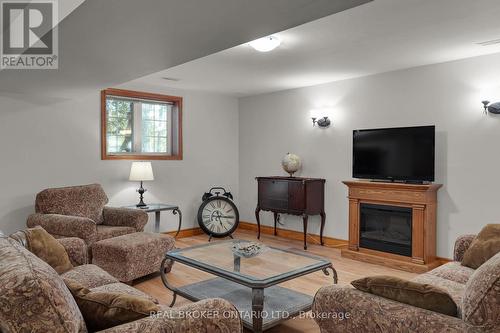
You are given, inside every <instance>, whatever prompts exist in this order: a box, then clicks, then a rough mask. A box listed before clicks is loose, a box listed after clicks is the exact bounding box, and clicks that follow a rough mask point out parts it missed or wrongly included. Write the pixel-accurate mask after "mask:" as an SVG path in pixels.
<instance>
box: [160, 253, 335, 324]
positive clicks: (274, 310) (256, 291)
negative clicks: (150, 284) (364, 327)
mask: <svg viewBox="0 0 500 333" xmlns="http://www.w3.org/2000/svg"><path fill="white" fill-rule="evenodd" d="M168 260H170V259H167V258H165V260H164V261H163V263H162V266H161V270H160V272H161V279H162V281H163V284H164V285H165V287H167V288H168V289H169V290H171V291H172V292H173V293H174V295H173V300H172V303H171V304H170V307H172V306H173V305H174V304H175V301H176V299H177V295H180V296H182V297H184V298H186V299H188V300H190V301H193V302H197V301H200V300H203V299H207V298H223V299H225V300H227V301H229V302H230V303H232V304H233V305H234V306H235V307H236V308H237V309H238V311H239V312H240V315H241V317H242V320H243V325H244V326H245V327H246V328H248V329H250V330H252V331H253V332H258V333H260V332H262V331H264V330H267V329H269V328H271V327H273V326H276V325H278V324H279V323H281V322H283V321H285V320H288V319H291V318H293V317H295V316H297V315H299V314H300V313H302V312H307V311H309V310H310V309H311V307H312V302H313V297H311V296H309V295H306V294H302V293H300V292H297V291H294V290H291V289H288V288H283V287H280V286H276V285H274V286H271V287H267V288H250V287H246V286H244V285H241V284H239V283H236V282H233V281H230V280H227V279H225V278H219V277H218V278H214V279H210V280H205V281H202V282H197V283H193V284H190V285H187V286H183V287H179V288H176V287H173V286H172V285H170V284H169V283H168V280H167V276H166V274H165V269H164V267H165V265H166V263H167V262H168ZM328 269H330V270H331V271H332V273H333V279H334V282H335V283H337V272H336V271H335V269H334V268H333V266H330V267H326V268H324V269H323V273H324V274H326V275H330V272H329V271H328ZM264 291H265V295H264ZM250 300H251V302H250Z"/></svg>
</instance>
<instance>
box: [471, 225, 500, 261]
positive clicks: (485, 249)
mask: <svg viewBox="0 0 500 333" xmlns="http://www.w3.org/2000/svg"><path fill="white" fill-rule="evenodd" d="M498 252H500V224H488V225H486V226H485V227H484V228H483V229H482V230H481V232H479V234H478V235H477V237H476V238H475V239H474V240H473V241H472V243H471V244H470V246H469V248H468V249H467V251H465V253H464V258H463V259H462V265H464V266H467V267H470V268H474V269H477V268H479V266H481V265H482V264H483V263H485V262H486V261H487V260H488V259H490V258H491V257H493V256H494V255H495V254H497V253H498Z"/></svg>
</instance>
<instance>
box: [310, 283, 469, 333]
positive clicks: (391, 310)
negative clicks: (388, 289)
mask: <svg viewBox="0 0 500 333" xmlns="http://www.w3.org/2000/svg"><path fill="white" fill-rule="evenodd" d="M312 315H313V317H314V320H315V321H316V322H317V323H318V325H319V327H320V328H321V332H322V333H333V332H374V333H375V332H381V333H382V332H431V331H432V332H457V333H458V332H476V331H478V330H477V329H476V328H475V327H474V326H471V325H469V324H467V323H465V322H464V321H463V320H461V319H459V318H456V317H450V316H447V315H443V314H440V313H437V312H432V311H429V310H425V309H421V308H417V307H414V306H411V305H408V304H403V303H399V302H396V301H392V300H389V299H386V298H382V297H379V296H375V295H372V294H369V293H365V292H362V291H360V290H356V289H353V288H350V287H342V286H336V285H335V286H328V287H323V288H321V289H320V290H319V291H318V292H317V294H316V296H315V297H314V303H313V307H312Z"/></svg>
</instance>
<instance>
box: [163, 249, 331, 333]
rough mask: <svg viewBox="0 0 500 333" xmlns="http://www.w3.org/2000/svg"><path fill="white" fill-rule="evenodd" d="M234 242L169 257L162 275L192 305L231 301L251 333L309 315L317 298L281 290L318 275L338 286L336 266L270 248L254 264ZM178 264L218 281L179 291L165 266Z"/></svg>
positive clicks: (175, 253) (294, 252) (175, 291)
mask: <svg viewBox="0 0 500 333" xmlns="http://www.w3.org/2000/svg"><path fill="white" fill-rule="evenodd" d="M241 242H248V241H245V240H229V241H222V242H214V243H208V244H203V245H199V246H193V247H188V248H184V249H176V250H173V251H169V252H167V254H166V255H165V259H164V260H163V262H162V266H161V269H160V272H161V279H162V281H163V284H164V285H165V287H167V288H168V289H170V290H171V291H172V292H173V293H174V298H173V300H172V303H171V304H170V306H173V305H174V304H175V300H176V297H177V295H180V296H182V297H184V298H187V299H189V300H191V301H199V300H202V299H206V298H214V297H219V298H223V299H226V300H228V301H229V302H231V303H232V304H233V305H235V306H236V308H237V309H238V310H239V312H240V315H241V317H242V320H243V324H244V326H245V327H247V328H249V329H251V330H253V331H254V332H262V331H264V330H266V329H268V328H271V327H273V326H275V325H277V324H279V323H280V322H282V321H284V320H287V319H290V318H292V317H294V316H296V315H298V314H299V313H301V312H305V311H309V310H310V309H311V306H312V301H313V297H311V296H309V295H306V294H303V293H300V292H297V291H294V290H291V289H288V288H284V287H281V286H277V284H279V283H282V282H285V281H288V280H292V279H295V278H298V277H300V276H303V275H307V274H310V273H313V272H317V271H323V273H324V274H326V275H330V272H329V271H328V270H331V272H332V275H333V280H334V283H337V272H336V271H335V269H334V268H333V266H332V263H331V262H330V260H328V259H325V258H322V257H319V256H314V255H311V254H308V253H306V252H303V251H299V250H283V249H278V248H273V247H267V249H266V250H264V252H263V253H261V254H259V255H256V256H254V257H251V258H244V257H239V256H237V255H235V254H233V251H232V249H231V248H232V246H233V245H234V244H235V243H241ZM169 260H173V261H176V262H179V263H182V264H184V265H187V266H190V267H193V268H196V269H199V270H201V271H204V272H208V273H210V274H213V275H215V276H216V277H215V278H211V279H208V280H204V281H201V282H197V283H193V284H189V285H186V286H182V287H178V288H176V287H174V286H172V285H170V284H169V282H168V280H167V275H166V274H165V265H166V263H167V262H168V261H169Z"/></svg>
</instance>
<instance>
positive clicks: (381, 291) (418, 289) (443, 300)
mask: <svg viewBox="0 0 500 333" xmlns="http://www.w3.org/2000/svg"><path fill="white" fill-rule="evenodd" d="M351 284H352V285H353V286H354V287H355V288H356V289H358V290H361V291H364V292H367V293H370V294H373V295H377V296H381V297H384V298H388V299H391V300H394V301H397V302H400V303H405V304H409V305H413V306H415V307H418V308H422V309H427V310H430V311H434V312H439V313H442V314H445V315H448V316H456V315H457V305H456V304H455V302H454V301H453V299H452V298H451V297H450V295H448V293H447V292H446V291H444V290H442V289H440V288H437V287H435V286H432V285H430V284H422V283H417V282H412V281H408V280H404V279H400V278H397V277H393V276H385V275H380V276H371V277H366V278H363V279H359V280H355V281H352V282H351Z"/></svg>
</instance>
